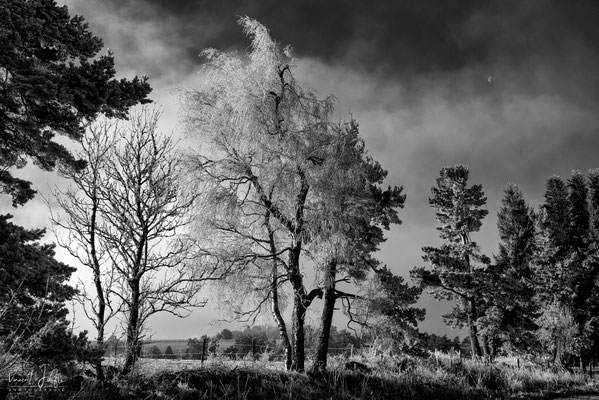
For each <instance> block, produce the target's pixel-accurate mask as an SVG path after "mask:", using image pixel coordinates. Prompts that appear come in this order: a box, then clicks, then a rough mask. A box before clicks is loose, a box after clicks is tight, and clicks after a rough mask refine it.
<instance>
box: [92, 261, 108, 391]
mask: <svg viewBox="0 0 599 400" xmlns="http://www.w3.org/2000/svg"><path fill="white" fill-rule="evenodd" d="M94 284H95V286H96V295H97V296H98V313H97V315H96V324H97V327H98V335H97V337H96V344H97V346H98V348H103V347H104V326H105V325H106V321H105V318H106V317H105V314H106V300H105V299H104V291H103V290H102V281H101V277H100V275H99V271H94ZM94 369H95V370H96V378H97V379H98V380H99V381H103V380H104V369H103V368H102V356H100V357H99V358H98V361H97V362H96V363H95V365H94Z"/></svg>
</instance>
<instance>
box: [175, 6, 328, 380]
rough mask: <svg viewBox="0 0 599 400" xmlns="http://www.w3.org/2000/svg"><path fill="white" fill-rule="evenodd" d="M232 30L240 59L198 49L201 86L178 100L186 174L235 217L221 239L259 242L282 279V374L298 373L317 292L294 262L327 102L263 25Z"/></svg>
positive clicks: (302, 240)
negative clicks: (188, 143)
mask: <svg viewBox="0 0 599 400" xmlns="http://www.w3.org/2000/svg"><path fill="white" fill-rule="evenodd" d="M240 24H241V26H242V27H243V29H244V32H245V33H246V34H247V35H248V36H249V37H250V39H251V50H250V52H249V54H248V55H247V58H244V57H242V56H240V55H238V54H234V53H222V52H219V51H217V50H213V49H210V50H207V51H205V52H204V53H203V54H204V55H205V56H206V57H207V58H208V63H207V76H208V78H207V81H206V83H205V84H204V85H203V86H202V87H201V88H199V89H197V90H189V91H187V92H186V94H185V97H184V101H185V102H184V108H185V110H186V111H185V113H186V121H187V123H188V127H189V132H190V136H192V137H196V138H199V139H201V140H198V143H197V146H196V150H195V151H194V152H193V154H192V157H191V159H192V161H191V162H190V167H191V171H192V173H193V174H194V175H195V176H197V179H198V181H199V182H209V183H208V186H209V187H206V186H204V188H203V189H202V190H201V191H206V193H212V196H213V197H221V198H226V199H228V204H230V205H232V206H234V207H236V208H237V209H238V210H239V211H238V212H239V213H241V214H242V216H243V218H242V220H243V224H242V226H243V227H242V228H240V227H239V226H237V227H235V228H234V229H229V228H228V227H225V229H221V231H222V232H227V234H233V235H234V236H241V237H245V238H247V237H253V238H255V239H258V240H254V239H252V240H251V241H253V242H254V243H253V245H252V248H251V251H250V252H249V253H250V254H253V255H252V256H251V257H253V258H256V257H257V258H260V259H270V260H271V262H272V263H276V264H277V265H278V266H280V267H281V269H282V271H283V272H284V275H285V279H286V280H287V281H288V282H289V284H290V286H291V288H292V292H293V297H292V307H293V311H292V313H293V316H292V329H291V332H292V335H291V336H292V337H291V343H292V355H293V357H292V362H291V368H292V369H294V370H298V371H302V370H304V358H305V354H304V319H305V314H306V310H307V308H308V307H309V305H310V304H311V303H312V301H313V300H314V298H315V297H317V296H318V295H320V294H321V290H319V289H318V288H315V289H312V290H308V289H307V288H306V285H305V284H304V272H303V266H302V263H301V258H302V255H303V254H304V250H305V246H306V244H307V243H308V242H309V241H310V240H311V234H310V226H311V223H312V221H313V220H314V219H315V218H318V216H317V215H315V214H313V213H311V212H310V210H311V204H312V203H313V202H314V201H316V194H315V193H313V186H314V182H315V180H316V179H318V177H319V175H318V174H319V170H318V167H319V165H321V164H322V162H323V160H324V158H325V155H324V152H325V150H326V148H327V145H328V143H329V142H330V141H331V124H330V114H331V112H332V110H333V99H332V98H330V97H328V98H325V99H323V100H320V99H318V98H317V97H316V95H315V94H313V93H312V92H310V91H306V90H304V89H302V88H301V87H300V86H299V85H298V83H297V82H296V80H295V79H294V77H293V74H292V69H293V67H294V65H293V58H292V56H291V50H290V48H286V49H284V50H281V49H280V47H279V46H278V45H277V43H276V42H275V41H274V40H273V39H272V38H271V37H270V35H269V34H268V31H267V30H266V28H265V27H264V26H262V25H260V24H259V23H258V22H256V21H254V20H252V19H250V18H247V17H245V18H242V19H240ZM266 221H268V223H266V225H265V222H266ZM268 226H270V228H268ZM269 229H270V230H271V231H272V235H273V238H274V244H275V250H274V253H273V251H272V248H271V246H270V243H272V242H271V241H270V239H269V235H270V233H269V231H268V230H269ZM248 231H249V233H248ZM256 232H258V233H256ZM238 239H239V238H238ZM238 261H239V262H240V263H246V261H247V260H246V259H245V258H241V259H239V260H238ZM246 264H247V263H246ZM271 265H274V264H271ZM272 268H273V269H269V272H271V271H272V270H274V267H272ZM271 299H272V301H275V299H276V297H271ZM279 329H280V330H281V332H283V329H282V327H281V325H279Z"/></svg>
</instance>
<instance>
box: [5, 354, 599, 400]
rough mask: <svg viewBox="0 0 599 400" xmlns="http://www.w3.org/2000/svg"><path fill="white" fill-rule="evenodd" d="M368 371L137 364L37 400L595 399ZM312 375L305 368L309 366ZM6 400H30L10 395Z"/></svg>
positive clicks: (502, 383) (578, 390) (447, 361)
mask: <svg viewBox="0 0 599 400" xmlns="http://www.w3.org/2000/svg"><path fill="white" fill-rule="evenodd" d="M354 361H360V362H362V363H363V364H365V365H366V366H367V369H364V370H361V371H356V370H352V369H348V368H347V367H348V364H347V362H348V360H347V359H346V358H343V357H332V358H331V360H330V365H329V371H328V372H327V373H326V374H325V375H324V376H319V377H311V376H309V375H308V374H300V373H292V372H286V371H283V370H282V366H281V365H279V364H276V363H274V364H273V363H270V362H266V361H260V360H258V361H255V360H251V359H249V358H248V359H247V360H241V361H235V362H232V361H228V360H226V359H222V358H214V357H213V358H209V359H208V360H207V361H206V362H205V363H204V364H203V365H201V364H200V362H199V361H191V360H151V359H143V360H141V361H140V363H139V365H138V366H137V369H136V370H135V372H134V373H132V374H131V375H129V376H128V377H127V378H115V379H113V380H111V381H109V382H108V383H103V384H100V383H98V382H96V381H94V380H93V379H88V378H86V379H84V380H83V381H82V382H80V386H78V387H76V388H73V389H69V390H65V391H64V392H62V393H61V394H60V395H59V397H56V396H55V397H44V396H50V395H49V394H43V393H42V394H40V396H39V397H35V398H39V399H50V398H52V399H57V400H58V399H63V398H64V399H73V400H74V399H91V400H94V399H98V400H112V399H127V400H129V399H148V400H158V399H162V400H164V399H168V400H175V399H178V400H183V399H206V400H208V399H210V400H217V399H222V400H224V399H238V400H250V399H256V400H257V399H296V400H303V399H305V400H308V399H336V400H354V399H385V400H386V399H389V400H390V399H443V400H453V399H510V398H514V399H528V398H536V399H541V398H556V397H568V396H573V395H582V394H598V393H599V386H598V384H597V383H596V382H595V380H593V379H591V378H590V377H589V376H587V375H583V374H576V373H570V372H567V371H558V370H554V371H552V370H547V369H544V368H541V367H536V366H528V367H526V368H524V367H522V368H516V367H513V366H509V365H506V364H505V363H502V364H495V365H484V364H477V363H473V362H470V361H461V360H459V359H456V358H451V357H449V356H446V355H442V354H436V355H435V356H431V357H429V358H411V357H401V356H395V357H383V358H381V357H377V358H373V359H363V358H361V359H358V358H357V359H355V360H354ZM308 367H309V366H308ZM9 398H10V399H21V398H23V399H24V398H27V399H30V398H33V397H31V396H29V397H19V394H12V395H11V396H10V397H9Z"/></svg>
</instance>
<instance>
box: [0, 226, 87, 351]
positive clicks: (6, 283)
mask: <svg viewBox="0 0 599 400" xmlns="http://www.w3.org/2000/svg"><path fill="white" fill-rule="evenodd" d="M11 218H12V216H11V215H2V216H0V349H1V350H2V351H3V352H4V353H5V354H8V353H11V354H21V355H23V356H27V357H30V358H31V359H32V360H43V362H46V361H48V360H49V359H51V358H52V357H63V358H64V357H69V356H70V357H73V354H72V353H68V352H67V351H66V350H65V349H67V348H68V349H72V348H73V346H71V345H73V344H74V342H72V343H66V342H65V343H62V347H56V346H50V347H48V346H47V343H48V341H52V340H55V339H56V337H62V338H63V339H64V338H70V337H71V335H70V333H69V334H68V335H67V334H66V333H65V332H66V331H65V329H64V326H65V325H68V324H67V321H66V316H67V314H68V310H67V308H66V307H65V302H66V301H69V300H70V299H72V298H73V296H74V295H75V294H76V290H75V289H74V288H73V287H71V286H69V284H68V283H67V282H68V280H69V278H70V276H71V274H72V273H73V272H74V271H75V268H73V267H70V266H68V265H66V264H64V263H62V262H59V261H57V260H56V259H55V258H54V256H55V252H54V247H55V246H54V245H53V244H42V243H40V242H39V241H40V240H41V239H42V237H43V236H44V233H45V232H44V230H43V229H33V230H27V229H25V228H23V227H21V226H18V225H15V224H13V223H11V222H10V219H11ZM73 340H75V339H73ZM85 341H86V339H85V334H83V336H82V342H81V343H82V344H85ZM75 342H76V340H75ZM61 352H62V353H64V354H61ZM67 354H69V355H67Z"/></svg>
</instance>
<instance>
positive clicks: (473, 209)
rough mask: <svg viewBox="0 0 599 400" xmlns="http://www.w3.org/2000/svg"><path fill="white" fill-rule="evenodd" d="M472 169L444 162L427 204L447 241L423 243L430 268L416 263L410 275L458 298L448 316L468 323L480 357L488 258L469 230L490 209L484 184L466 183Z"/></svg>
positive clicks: (438, 295)
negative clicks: (482, 278)
mask: <svg viewBox="0 0 599 400" xmlns="http://www.w3.org/2000/svg"><path fill="white" fill-rule="evenodd" d="M468 175H469V168H468V167H467V166H463V165H456V166H452V167H444V168H443V169H441V176H440V177H439V178H437V186H436V187H433V188H432V195H431V196H430V197H429V203H430V205H431V206H432V207H434V208H435V210H436V212H435V214H436V216H437V221H439V223H440V225H439V226H437V230H439V231H440V234H439V236H440V237H441V239H443V240H444V241H445V242H444V244H443V245H441V247H439V248H436V247H423V249H422V250H423V251H424V253H425V255H424V256H423V259H424V260H425V261H427V262H429V264H430V269H429V270H427V269H425V268H424V267H416V268H414V269H413V270H412V276H413V278H415V279H416V280H417V281H419V282H420V283H421V285H423V286H427V287H430V288H432V291H431V294H432V295H433V297H435V298H436V299H440V300H441V299H445V300H455V302H456V304H455V306H454V308H453V311H452V313H451V314H448V315H446V316H444V317H445V320H446V321H447V322H449V323H450V324H451V325H453V326H459V327H463V326H465V327H467V328H468V330H469V332H470V345H471V350H472V357H473V358H479V357H481V356H482V351H481V346H480V344H479V338H478V327H477V321H478V319H479V317H480V316H481V314H480V312H481V310H480V307H481V305H482V304H481V302H482V296H481V294H480V290H479V287H480V280H479V277H480V275H481V272H482V271H483V270H484V268H485V266H486V265H487V264H489V262H490V260H489V258H488V257H486V256H484V255H482V254H481V253H480V249H479V247H478V245H477V244H476V243H475V242H474V241H472V239H471V237H470V235H471V233H472V232H477V231H478V230H479V229H480V227H481V225H482V219H483V218H484V217H485V216H486V215H487V213H488V211H487V210H485V209H482V208H481V207H482V206H484V205H485V204H486V202H487V198H486V197H485V196H484V193H483V191H482V186H481V185H473V186H471V187H468V186H467V184H468Z"/></svg>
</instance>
